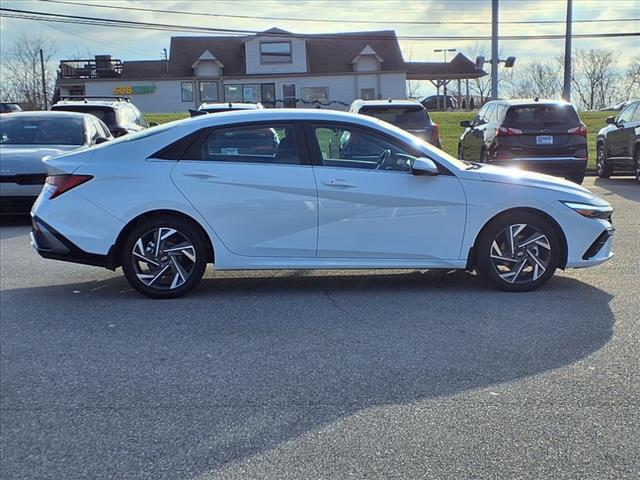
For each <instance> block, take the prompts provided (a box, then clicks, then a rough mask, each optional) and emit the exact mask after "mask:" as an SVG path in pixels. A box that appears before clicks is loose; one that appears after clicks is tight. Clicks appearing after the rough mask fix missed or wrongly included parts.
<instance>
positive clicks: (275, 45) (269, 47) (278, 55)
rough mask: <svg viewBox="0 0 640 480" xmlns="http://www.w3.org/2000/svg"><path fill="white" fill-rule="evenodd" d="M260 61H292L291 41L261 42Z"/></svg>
mask: <svg viewBox="0 0 640 480" xmlns="http://www.w3.org/2000/svg"><path fill="white" fill-rule="evenodd" d="M260 63H291V42H263V43H261V44H260Z"/></svg>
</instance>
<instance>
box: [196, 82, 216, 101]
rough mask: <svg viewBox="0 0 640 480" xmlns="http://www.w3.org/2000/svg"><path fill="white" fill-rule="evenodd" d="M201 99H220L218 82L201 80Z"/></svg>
mask: <svg viewBox="0 0 640 480" xmlns="http://www.w3.org/2000/svg"><path fill="white" fill-rule="evenodd" d="M200 101H201V102H217V101H218V82H200Z"/></svg>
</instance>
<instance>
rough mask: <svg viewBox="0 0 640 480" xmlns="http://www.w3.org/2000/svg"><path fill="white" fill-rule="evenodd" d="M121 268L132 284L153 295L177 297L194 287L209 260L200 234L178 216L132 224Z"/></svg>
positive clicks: (126, 239)
mask: <svg viewBox="0 0 640 480" xmlns="http://www.w3.org/2000/svg"><path fill="white" fill-rule="evenodd" d="M121 251H122V258H121V262H122V269H123V271H124V274H125V276H126V277H127V280H129V283H130V284H131V286H133V288H135V289H136V290H138V291H139V292H140V293H142V294H144V295H147V296H148V297H152V298H176V297H179V296H181V295H184V294H185V293H187V292H188V291H189V290H191V289H192V288H193V287H195V286H196V285H197V284H198V282H199V281H200V279H201V278H202V275H203V274H204V271H205V268H206V266H207V262H208V258H209V255H208V249H207V244H206V242H205V239H204V238H203V237H202V234H201V233H200V231H199V230H198V228H196V227H195V226H194V225H193V224H192V223H191V222H189V221H187V220H184V219H182V218H178V217H169V218H152V219H149V220H145V221H143V222H142V223H140V224H139V225H137V226H136V227H134V228H133V229H132V230H131V231H130V232H129V234H128V235H127V237H126V238H125V240H124V243H123V246H122V250H121Z"/></svg>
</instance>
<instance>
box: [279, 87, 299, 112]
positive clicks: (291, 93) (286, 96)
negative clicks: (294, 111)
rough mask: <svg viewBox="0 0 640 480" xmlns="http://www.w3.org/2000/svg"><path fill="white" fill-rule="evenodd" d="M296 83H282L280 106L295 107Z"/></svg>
mask: <svg viewBox="0 0 640 480" xmlns="http://www.w3.org/2000/svg"><path fill="white" fill-rule="evenodd" d="M296 102H297V99H296V84H295V83H283V84H282V106H283V107H285V108H296Z"/></svg>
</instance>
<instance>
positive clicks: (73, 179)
mask: <svg viewBox="0 0 640 480" xmlns="http://www.w3.org/2000/svg"><path fill="white" fill-rule="evenodd" d="M92 178H93V176H92V175H72V174H67V175H52V176H50V177H47V180H46V182H47V184H49V185H52V186H53V187H54V190H53V192H51V195H50V196H49V200H51V199H54V198H56V197H57V196H58V195H62V194H63V193H64V192H67V191H69V190H71V189H72V188H75V187H77V186H78V185H81V184H83V183H84V182H88V181H89V180H91V179H92Z"/></svg>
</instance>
